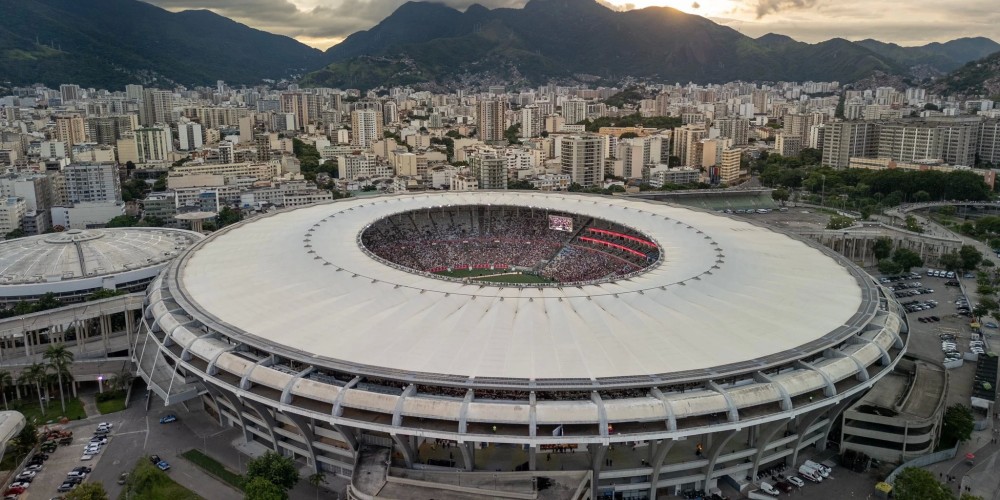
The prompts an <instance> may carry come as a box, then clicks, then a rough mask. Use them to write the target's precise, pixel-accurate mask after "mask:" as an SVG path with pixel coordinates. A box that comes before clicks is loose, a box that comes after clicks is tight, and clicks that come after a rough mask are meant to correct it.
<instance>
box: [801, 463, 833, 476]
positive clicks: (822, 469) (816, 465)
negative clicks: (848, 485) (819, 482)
mask: <svg viewBox="0 0 1000 500" xmlns="http://www.w3.org/2000/svg"><path fill="white" fill-rule="evenodd" d="M804 465H805V466H806V467H812V468H813V469H816V470H818V471H819V472H820V473H822V474H823V477H830V473H831V472H833V470H832V469H830V468H829V467H827V466H825V465H823V464H820V463H816V462H813V461H812V460H806V462H805V464H804Z"/></svg>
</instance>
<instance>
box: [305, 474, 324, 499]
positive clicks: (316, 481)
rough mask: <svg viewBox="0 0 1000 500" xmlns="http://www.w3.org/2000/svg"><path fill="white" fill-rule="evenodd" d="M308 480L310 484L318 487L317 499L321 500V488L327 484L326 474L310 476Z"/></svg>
mask: <svg viewBox="0 0 1000 500" xmlns="http://www.w3.org/2000/svg"><path fill="white" fill-rule="evenodd" d="M307 480H308V481H309V484H311V485H313V486H314V487H316V499H317V500H319V487H320V486H321V485H324V484H326V474H323V471H319V472H317V473H315V474H310V475H309V477H308V478H307Z"/></svg>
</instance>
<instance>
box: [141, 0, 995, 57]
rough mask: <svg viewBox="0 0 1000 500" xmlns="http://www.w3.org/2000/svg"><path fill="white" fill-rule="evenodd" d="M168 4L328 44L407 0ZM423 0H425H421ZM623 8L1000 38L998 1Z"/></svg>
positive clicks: (625, 5) (844, 29)
mask: <svg viewBox="0 0 1000 500" xmlns="http://www.w3.org/2000/svg"><path fill="white" fill-rule="evenodd" d="M145 1H147V2H149V3H151V4H154V5H157V6H160V7H163V8H165V9H168V10H172V11H178V10H185V9H209V10H212V11H214V12H216V13H218V14H221V15H223V16H226V17H229V18H231V19H234V20H236V21H238V22H241V23H243V24H246V25H248V26H251V27H254V28H257V29H261V30H264V31H269V32H271V33H277V34H281V35H287V36H290V37H293V38H295V39H296V40H298V41H300V42H302V43H305V44H307V45H311V46H313V47H317V48H320V49H326V48H328V47H330V46H332V45H335V44H337V43H339V42H340V41H342V40H343V39H344V38H346V37H347V36H348V35H350V34H351V33H354V32H355V31H359V30H364V29H368V28H370V27H372V26H374V25H375V24H378V22H379V21H381V20H382V19H383V18H385V17H386V16H388V15H389V14H391V13H392V11H394V10H395V9H396V8H397V7H399V6H400V5H402V4H403V3H404V2H405V0H145ZM421 1H423V0H421ZM434 1H437V2H438V3H443V4H446V5H449V6H452V7H455V8H458V9H465V8H466V7H468V6H469V5H471V4H473V3H479V4H481V5H483V6H485V7H488V8H497V7H521V6H523V5H524V3H525V2H526V1H527V0H478V1H477V0H434ZM600 1H601V2H602V3H605V4H609V5H612V6H615V7H617V8H619V9H631V8H644V7H650V6H666V7H673V8H675V9H678V10H682V11H684V12H687V13H690V14H697V15H700V16H704V17H707V18H709V19H712V20H713V21H715V22H717V23H719V24H724V25H726V26H729V27H731V28H733V29H736V30H738V31H740V32H741V33H743V34H745V35H748V36H752V37H758V36H760V35H763V34H766V33H780V34H783V35H788V36H790V37H792V38H795V39H796V40H801V41H804V42H810V43H815V42H821V41H823V40H828V39H830V38H835V37H841V38H847V39H848V40H861V39H865V38H875V39H877V40H881V41H884V42H893V43H897V44H899V45H905V46H909V45H923V44H926V43H929V42H945V41H948V40H953V39H955V38H961V37H969V36H985V37H988V38H992V39H993V40H996V41H1000V8H998V0H944V1H942V0H600Z"/></svg>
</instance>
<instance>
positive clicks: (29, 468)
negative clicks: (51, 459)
mask: <svg viewBox="0 0 1000 500" xmlns="http://www.w3.org/2000/svg"><path fill="white" fill-rule="evenodd" d="M24 470H26V471H30V472H38V471H40V470H42V466H41V464H36V465H29V466H27V467H25V468H24Z"/></svg>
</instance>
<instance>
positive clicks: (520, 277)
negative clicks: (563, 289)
mask: <svg viewBox="0 0 1000 500" xmlns="http://www.w3.org/2000/svg"><path fill="white" fill-rule="evenodd" d="M473 281H488V282H490V283H521V284H525V283H552V280H550V279H548V278H543V277H542V276H535V275H534V274H503V275H500V276H490V277H487V278H473Z"/></svg>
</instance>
